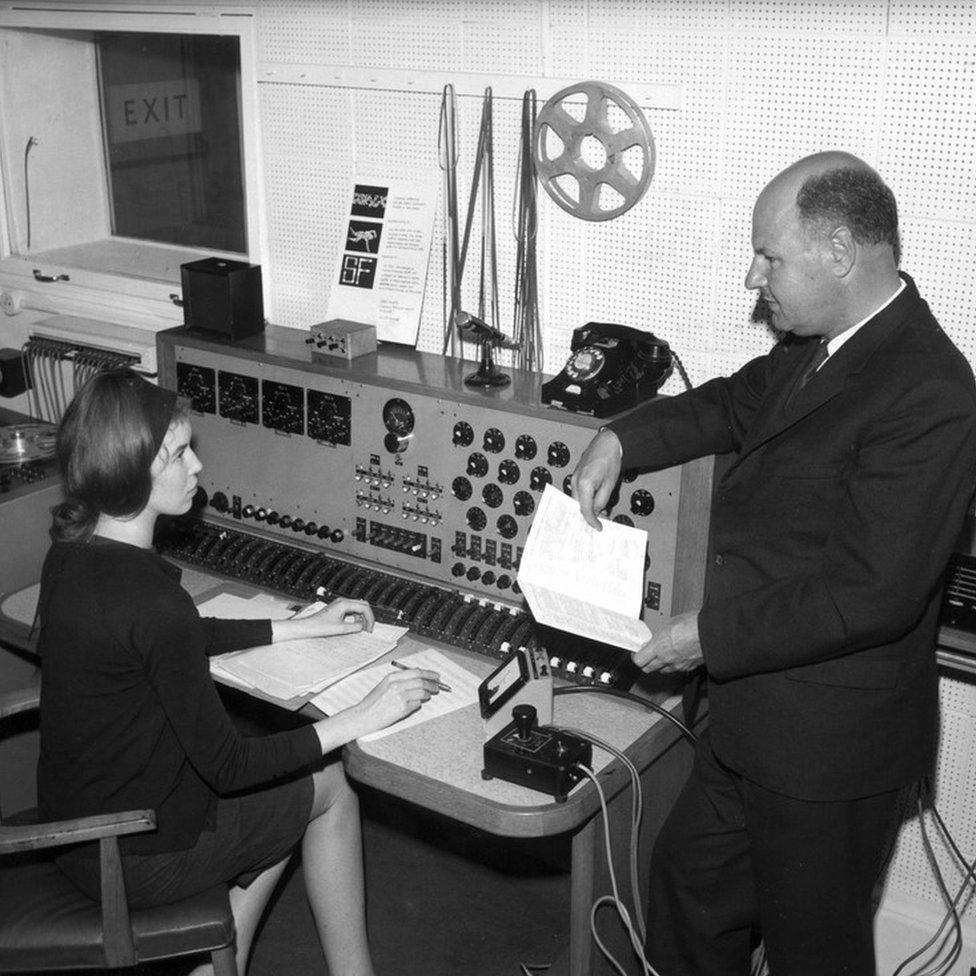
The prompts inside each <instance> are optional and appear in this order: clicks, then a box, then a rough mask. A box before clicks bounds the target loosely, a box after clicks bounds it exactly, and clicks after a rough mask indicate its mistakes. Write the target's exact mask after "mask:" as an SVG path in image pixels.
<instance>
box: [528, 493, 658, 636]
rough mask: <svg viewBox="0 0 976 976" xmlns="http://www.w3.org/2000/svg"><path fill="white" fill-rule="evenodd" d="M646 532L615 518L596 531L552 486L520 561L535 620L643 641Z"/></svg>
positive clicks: (544, 496) (590, 633)
mask: <svg viewBox="0 0 976 976" xmlns="http://www.w3.org/2000/svg"><path fill="white" fill-rule="evenodd" d="M646 549H647V533H646V532H645V531H643V530H642V529H636V528H634V527H633V526H628V525H621V524H620V523H617V522H608V521H606V520H604V521H603V523H602V530H601V531H597V530H596V529H594V528H592V527H591V526H590V525H588V524H587V522H586V521H585V520H584V518H583V516H582V514H581V513H580V509H579V506H578V505H577V504H576V502H574V501H573V499H571V498H569V497H568V496H567V495H564V494H563V493H562V492H561V491H558V490H557V489H555V488H553V487H552V486H551V485H546V488H545V491H544V492H543V494H542V500H541V501H540V503H539V507H538V509H537V511H536V515H535V518H534V519H533V521H532V528H531V529H530V530H529V537H528V539H527V540H526V544H525V550H524V552H523V553H522V560H521V563H520V565H519V574H518V581H519V586H520V587H521V588H522V591H523V592H524V593H525V598H526V600H527V601H528V603H529V607H530V608H531V610H532V613H533V615H534V616H535V618H536V620H538V621H539V622H540V623H542V624H546V625H548V626H550V627H556V628H558V629H559V630H565V631H568V632H569V633H575V634H580V635H581V636H583V637H589V638H591V639H593V640H598V641H603V642H604V643H607V644H613V645H614V646H616V647H623V648H625V649H627V650H629V651H631V652H634V651H637V650H639V649H641V648H642V647H644V646H645V645H646V644H647V643H648V641H649V640H650V637H651V633H650V631H649V630H648V628H647V625H646V624H645V623H644V622H643V621H642V620H641V619H640V613H641V605H642V600H643V585H644V556H645V552H646Z"/></svg>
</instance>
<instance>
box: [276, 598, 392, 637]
mask: <svg viewBox="0 0 976 976" xmlns="http://www.w3.org/2000/svg"><path fill="white" fill-rule="evenodd" d="M374 623H375V619H374V617H373V609H372V607H370V605H369V604H368V603H367V602H366V601H365V600H349V599H346V598H345V597H339V598H338V599H337V600H333V601H332V602H331V603H326V604H324V605H323V606H322V607H321V608H320V609H317V610H312V611H311V612H308V611H305V612H303V613H301V614H298V615H297V616H294V617H289V618H288V619H287V620H272V621H271V632H272V635H273V640H274V641H275V642H277V641H286V640H296V639H299V638H309V637H333V636H335V635H336V634H355V633H358V632H359V631H361V630H365V631H367V633H368V632H370V631H372V629H373V624H374Z"/></svg>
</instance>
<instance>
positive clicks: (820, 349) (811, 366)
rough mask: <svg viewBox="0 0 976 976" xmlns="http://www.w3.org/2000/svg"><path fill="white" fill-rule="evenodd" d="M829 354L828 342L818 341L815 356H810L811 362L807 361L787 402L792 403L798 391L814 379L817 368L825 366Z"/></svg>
mask: <svg viewBox="0 0 976 976" xmlns="http://www.w3.org/2000/svg"><path fill="white" fill-rule="evenodd" d="M827 355H828V353H827V343H826V342H820V343H818V345H817V347H816V349H815V350H814V352H813V356H812V357H811V358H810V362H809V363H807V365H806V368H805V369H804V370H803V373H802V374H801V375H800V378H799V380H798V381H797V383H796V386H794V387H793V390H792V392H791V393H790V395H789V399H788V400H787V403H792V401H793V398H794V397H795V396H796V395H797V393H799V392H800V390H802V389H803V387H805V386H806V385H807V383H809V382H810V380H812V379H813V377H814V375H815V374H816V372H817V370H818V369H820V367H821V366H823V364H824V363H825V362H826V361H827Z"/></svg>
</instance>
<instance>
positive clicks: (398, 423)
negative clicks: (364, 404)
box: [383, 397, 414, 437]
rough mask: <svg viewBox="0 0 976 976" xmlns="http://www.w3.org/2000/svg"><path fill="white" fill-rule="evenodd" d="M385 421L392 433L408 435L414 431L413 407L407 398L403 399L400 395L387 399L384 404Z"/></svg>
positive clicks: (399, 435) (402, 435) (400, 435)
mask: <svg viewBox="0 0 976 976" xmlns="http://www.w3.org/2000/svg"><path fill="white" fill-rule="evenodd" d="M383 423H384V424H385V425H386V429H387V430H388V431H389V432H390V433H391V434H396V435H397V437H406V436H407V435H408V434H411V433H413V425H414V415H413V408H412V407H411V406H410V404H409V403H407V401H406V400H401V399H400V398H399V397H394V398H393V399H392V400H387V401H386V403H385V404H384V406H383Z"/></svg>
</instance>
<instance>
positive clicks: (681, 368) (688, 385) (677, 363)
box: [671, 349, 692, 390]
mask: <svg viewBox="0 0 976 976" xmlns="http://www.w3.org/2000/svg"><path fill="white" fill-rule="evenodd" d="M671 359H672V360H673V361H674V365H675V366H677V368H678V373H679V374H680V375H681V379H682V380H683V381H684V384H685V389H686V390H690V389H692V385H691V380H690V379H689V378H688V372H687V370H686V369H685V364H684V363H683V362H682V361H681V359H680V358H679V357H678V354H677V353H676V352H675V351H674V350H673V349H672V350H671Z"/></svg>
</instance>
